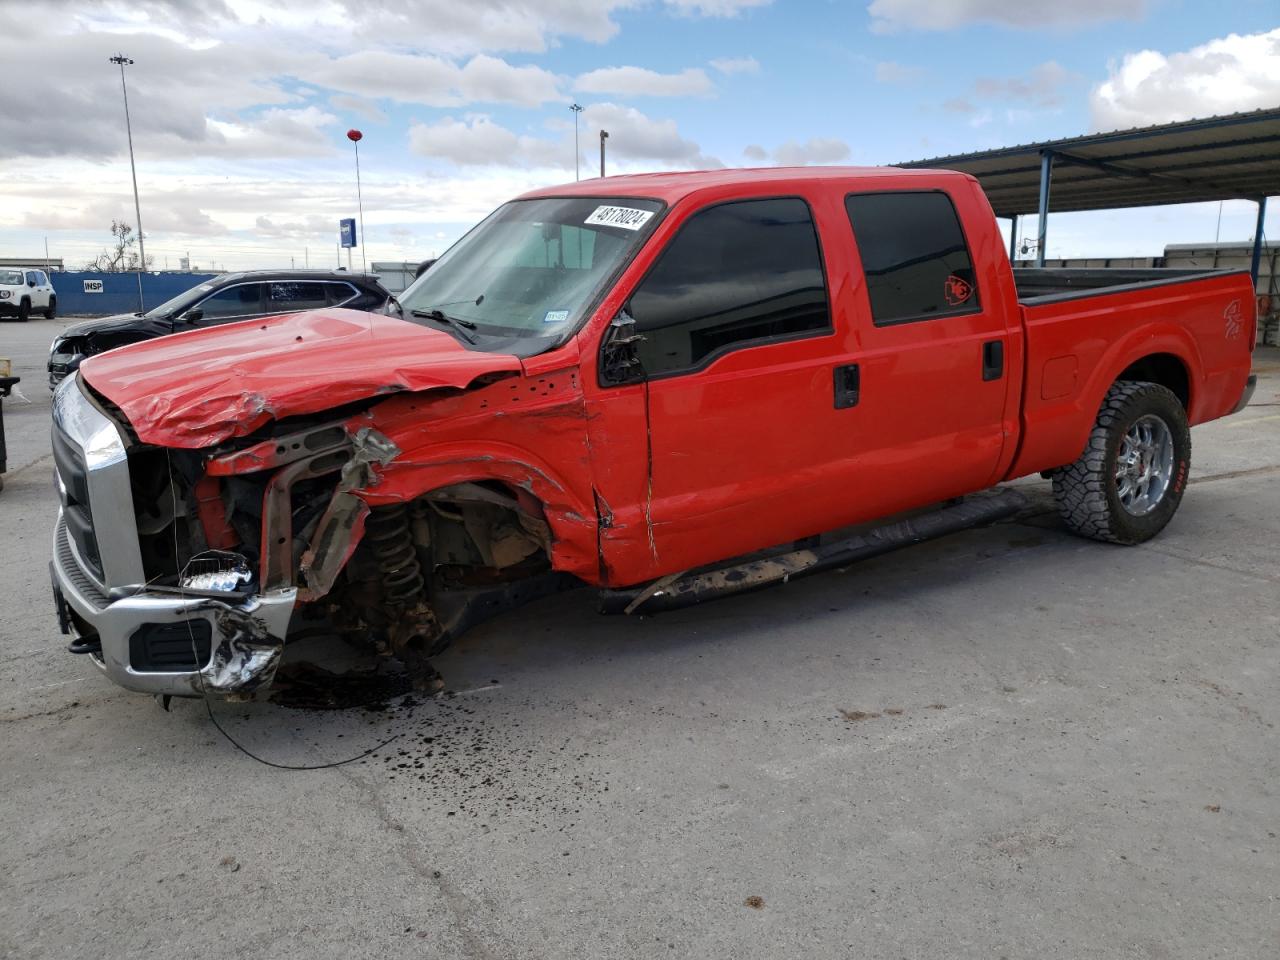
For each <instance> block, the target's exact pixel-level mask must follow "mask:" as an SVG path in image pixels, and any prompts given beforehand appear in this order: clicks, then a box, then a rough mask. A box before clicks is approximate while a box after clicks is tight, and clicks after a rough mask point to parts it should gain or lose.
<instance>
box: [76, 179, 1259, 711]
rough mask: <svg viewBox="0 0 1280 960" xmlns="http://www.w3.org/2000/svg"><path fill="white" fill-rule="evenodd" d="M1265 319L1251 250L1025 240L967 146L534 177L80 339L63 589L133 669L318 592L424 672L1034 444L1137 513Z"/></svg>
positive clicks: (353, 626)
mask: <svg viewBox="0 0 1280 960" xmlns="http://www.w3.org/2000/svg"><path fill="white" fill-rule="evenodd" d="M1255 325H1256V318H1255V315H1254V298H1253V296H1252V288H1251V285H1250V281H1249V277H1248V275H1247V274H1245V273H1187V272H1177V271H1162V270H1151V271H1120V272H1115V271H1071V270H1060V271H1036V270H1029V271H1015V270H1011V269H1010V264H1009V261H1008V259H1007V257H1006V255H1005V252H1004V244H1003V242H1002V241H1001V237H1000V233H999V231H998V229H997V226H996V221H995V218H994V217H993V216H992V213H991V208H990V206H989V205H988V204H987V201H986V198H985V197H984V195H983V193H982V191H981V189H980V188H979V186H978V184H977V182H976V181H974V180H973V179H972V178H970V177H967V176H963V175H960V174H956V173H949V172H939V171H902V170H896V169H891V168H880V169H834V168H826V169H798V170H787V169H776V170H725V171H715V172H699V173H672V174H657V175H647V176H624V177H613V178H609V179H604V180H594V181H585V182H582V183H577V184H570V185H568V186H562V187H556V188H553V189H548V190H541V191H536V192H534V193H530V194H528V195H526V196H524V197H521V198H520V199H518V200H515V201H513V202H511V203H508V204H505V205H504V206H502V207H500V208H499V209H498V210H497V211H496V212H494V213H493V214H492V215H491V216H489V217H488V218H487V219H485V220H484V221H483V222H481V223H480V224H479V225H478V226H476V227H475V228H474V229H473V230H471V232H469V233H468V234H467V235H466V236H465V237H464V238H463V239H462V240H460V241H459V242H458V243H457V244H456V245H454V247H453V248H452V249H450V250H449V251H448V252H447V253H446V254H445V255H444V256H443V257H441V258H440V260H439V261H438V262H437V263H436V264H435V265H434V266H433V267H432V269H431V270H430V271H428V272H427V273H426V274H424V275H423V276H422V277H420V278H419V279H418V280H417V281H416V282H415V283H414V284H413V285H412V286H411V287H410V288H409V289H408V290H406V291H405V293H404V294H403V295H402V296H401V297H400V300H399V302H398V303H394V304H392V305H390V306H389V307H388V314H387V315H371V314H367V313H359V312H355V311H350V310H341V309H331V310H317V311H314V312H309V313H301V314H294V315H291V316H286V317H276V318H269V319H266V320H253V321H248V322H244V323H239V324H234V325H231V326H225V327H221V328H219V329H216V330H208V331H196V332H191V333H184V334H179V335H177V336H172V337H167V338H164V339H163V340H157V341H154V342H149V343H144V344H139V345H136V346H131V347H125V348H123V349H120V350H115V351H112V352H110V353H107V354H104V355H102V356H98V357H93V358H91V359H90V360H88V361H87V362H86V363H85V364H84V366H83V367H82V368H81V370H80V373H79V376H78V377H76V378H74V379H71V378H69V379H68V380H67V381H66V382H65V383H64V384H63V385H62V386H61V388H60V389H59V391H58V393H57V395H56V399H55V414H54V428H53V449H54V454H55V459H56V464H57V472H58V484H59V490H60V493H61V497H62V508H61V511H60V514H59V519H58V521H57V526H56V530H55V534H54V549H53V553H54V560H53V564H52V566H53V577H54V591H55V600H56V605H57V609H58V612H59V616H60V619H61V622H62V625H63V627H64V629H65V630H67V631H68V632H70V633H72V634H74V641H73V643H72V645H71V649H72V650H73V651H74V652H79V653H87V654H89V655H90V656H91V657H92V658H93V660H94V661H95V662H96V663H97V664H98V665H99V666H100V667H102V668H103V669H104V670H105V671H106V673H107V674H108V675H109V676H110V677H111V678H112V679H114V680H115V681H117V682H118V683H120V684H122V685H124V686H126V687H129V688H131V689H134V690H140V691H147V692H152V693H162V694H175V695H181V694H186V695H201V694H203V695H223V696H243V695H247V694H250V693H252V692H253V691H254V690H257V689H261V688H262V687H264V686H265V685H266V684H268V683H269V682H270V681H271V678H272V675H273V673H274V671H275V668H276V665H277V664H278V662H279V660H280V656H281V651H282V649H283V646H284V643H285V641H286V640H287V639H288V637H289V635H290V624H291V621H292V622H294V623H295V625H296V620H297V618H299V617H313V618H320V617H323V618H325V619H326V622H328V623H330V624H332V625H333V627H334V629H336V630H339V631H342V632H345V633H346V634H347V635H349V636H350V637H352V638H353V639H357V640H359V641H360V642H364V643H368V644H369V645H370V646H372V647H374V648H376V649H377V650H379V651H381V652H383V653H387V654H390V655H393V656H396V657H398V658H400V659H401V660H403V661H406V662H407V663H409V664H410V665H411V666H413V667H414V668H417V669H423V670H427V669H429V666H428V664H427V658H429V657H430V656H431V655H433V654H434V653H436V652H438V651H440V650H441V649H443V647H444V646H445V645H447V644H448V643H449V642H450V640H451V639H453V638H455V637H457V636H458V635H459V634H460V633H461V632H462V631H463V630H464V629H466V628H467V627H468V626H469V625H471V624H473V623H475V622H477V621H478V620H480V619H483V618H485V617H488V616H491V615H493V614H494V613H496V612H498V611H501V610H504V609H510V608H511V607H512V606H514V605H516V604H518V603H521V602H524V601H526V600H528V599H530V598H532V597H536V596H540V595H542V594H545V593H547V592H548V591H551V590H557V589H561V588H563V587H565V586H567V585H571V584H576V585H580V584H588V585H590V586H593V587H596V588H598V589H600V591H601V593H602V596H603V598H604V606H605V607H606V608H608V609H623V610H627V611H636V610H638V611H641V612H648V611H649V610H652V609H659V608H661V607H662V606H671V605H675V604H678V603H682V602H691V601H694V600H698V599H704V598H706V597H708V596H715V595H719V594H722V593H726V592H732V591H733V590H736V589H743V588H747V587H751V586H757V585H759V584H762V583H767V582H771V581H775V580H780V579H785V578H786V577H788V576H792V575H795V574H797V573H802V572H806V571H808V570H812V569H818V568H820V567H822V566H823V565H826V564H829V563H831V562H836V561H839V562H847V560H849V559H851V558H856V557H858V556H863V555H866V554H868V553H872V552H877V551H878V550H880V549H885V548H887V547H889V546H896V545H899V544H901V543H905V542H910V541H914V540H919V539H923V538H925V537H927V536H932V535H936V534H937V533H939V532H945V531H946V530H949V529H954V528H956V527H957V526H960V525H965V524H972V523H974V522H977V521H979V520H982V519H989V518H990V516H991V515H992V512H993V509H999V508H998V507H997V508H992V507H991V506H990V505H991V504H992V503H993V502H997V501H998V500H999V498H998V496H997V497H996V498H995V500H993V499H992V497H991V495H985V496H979V497H977V498H971V499H970V500H969V501H966V502H960V503H959V504H958V505H957V498H961V497H964V496H965V495H967V494H972V493H975V492H977V491H982V490H984V489H985V488H988V487H992V486H993V485H996V484H999V483H1000V482H1001V481H1004V480H1010V479H1013V478H1015V477H1021V476H1025V475H1027V474H1035V473H1043V474H1046V475H1047V476H1049V477H1051V478H1052V483H1053V489H1054V493H1055V495H1056V497H1057V502H1058V504H1059V505H1060V507H1061V510H1062V516H1063V520H1064V521H1065V523H1066V524H1067V526H1068V527H1070V528H1071V529H1073V530H1075V531H1077V532H1079V533H1081V534H1083V535H1085V536H1088V537H1093V538H1096V539H1099V540H1107V541H1111V542H1115V543H1127V544H1131V543H1138V542H1140V541H1143V540H1146V539H1147V538H1149V537H1151V536H1154V535H1155V534H1156V533H1158V532H1159V531H1160V530H1161V529H1162V528H1163V527H1164V525H1165V524H1166V523H1168V522H1169V519H1170V518H1171V517H1172V515H1173V513H1174V512H1175V511H1176V510H1177V508H1178V504H1179V501H1180V500H1181V498H1182V496H1183V492H1184V489H1185V486H1186V481H1187V468H1188V463H1189V460H1190V456H1191V441H1190V434H1189V431H1188V427H1189V425H1191V424H1197V423H1202V422H1204V421H1206V420H1212V419H1214V418H1216V417H1222V416H1225V415H1227V414H1230V413H1232V412H1233V411H1236V410H1239V409H1240V408H1241V407H1242V406H1243V405H1244V404H1245V403H1247V401H1248V398H1249V396H1250V393H1251V390H1252V379H1251V377H1250V373H1249V367H1250V354H1251V352H1252V349H1253V344H1254V341H1255ZM937 505H941V506H937ZM931 506H935V507H936V508H935V509H931V510H925V509H924V508H929V507H931ZM894 516H897V517H900V518H901V517H903V516H905V519H899V520H897V521H896V522H894V523H891V524H889V525H887V526H881V527H876V528H873V529H871V530H870V531H869V532H868V531H867V529H866V527H865V525H866V524H867V522H868V521H873V520H877V519H879V518H889V517H894ZM938 518H941V519H940V520H939V519H938ZM859 524H862V525H864V527H863V528H862V529H861V531H860V532H857V533H855V534H850V535H836V536H835V538H834V539H833V538H832V535H831V534H830V533H829V532H830V531H834V530H839V529H840V528H846V527H850V526H853V525H859Z"/></svg>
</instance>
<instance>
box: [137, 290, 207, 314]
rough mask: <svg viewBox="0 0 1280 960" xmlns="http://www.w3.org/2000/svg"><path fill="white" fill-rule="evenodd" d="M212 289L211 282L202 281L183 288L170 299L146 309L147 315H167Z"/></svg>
mask: <svg viewBox="0 0 1280 960" xmlns="http://www.w3.org/2000/svg"><path fill="white" fill-rule="evenodd" d="M212 289H213V284H212V283H202V284H200V285H199V286H198V287H192V288H191V289H190V290H184V291H182V293H180V294H178V295H177V296H176V297H174V298H173V299H172V300H166V301H165V302H164V303H162V304H160V306H158V307H152V308H151V309H150V310H148V311H147V316H148V317H155V318H157V319H159V318H161V317H167V316H168V315H169V314H171V313H176V312H178V311H179V310H181V309H182V308H183V307H185V306H188V305H189V304H191V303H194V302H195V301H196V300H199V299H200V298H201V297H203V296H204V295H205V294H206V293H208V292H209V291H210V290H212Z"/></svg>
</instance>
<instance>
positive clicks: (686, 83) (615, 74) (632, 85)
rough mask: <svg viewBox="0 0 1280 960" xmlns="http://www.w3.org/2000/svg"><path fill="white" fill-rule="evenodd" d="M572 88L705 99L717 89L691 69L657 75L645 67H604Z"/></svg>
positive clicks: (586, 90)
mask: <svg viewBox="0 0 1280 960" xmlns="http://www.w3.org/2000/svg"><path fill="white" fill-rule="evenodd" d="M573 86H574V89H575V90H579V91H581V92H582V93H601V94H615V95H618V96H623V97H637V96H639V97H705V96H710V95H711V94H712V93H713V92H714V90H715V88H714V87H713V86H712V84H711V80H710V79H709V78H708V77H707V75H706V73H704V72H703V71H702V70H698V69H692V68H691V69H688V70H681V71H680V72H679V73H657V72H656V71H653V70H646V69H645V68H644V67H605V68H603V69H600V70H592V71H591V72H590V73H584V74H583V75H582V76H580V77H578V79H577V80H576V81H575V82H574V85H573Z"/></svg>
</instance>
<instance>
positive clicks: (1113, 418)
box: [1053, 380, 1191, 544]
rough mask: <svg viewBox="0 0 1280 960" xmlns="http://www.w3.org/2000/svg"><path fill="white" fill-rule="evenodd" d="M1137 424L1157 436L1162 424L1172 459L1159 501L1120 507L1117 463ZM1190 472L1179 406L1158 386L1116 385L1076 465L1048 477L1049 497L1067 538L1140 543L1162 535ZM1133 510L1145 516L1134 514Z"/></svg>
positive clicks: (1184, 417)
mask: <svg viewBox="0 0 1280 960" xmlns="http://www.w3.org/2000/svg"><path fill="white" fill-rule="evenodd" d="M1140 421H1141V422H1142V424H1146V425H1151V424H1155V427H1156V430H1157V431H1158V430H1159V425H1160V423H1161V422H1162V423H1163V425H1164V426H1165V427H1166V428H1167V434H1168V437H1169V439H1170V440H1171V442H1172V457H1171V459H1170V460H1169V461H1168V463H1169V466H1168V475H1167V478H1166V479H1165V482H1164V489H1163V491H1162V492H1161V493H1160V495H1159V496H1158V497H1156V496H1155V495H1152V497H1151V499H1150V501H1149V503H1146V504H1141V503H1138V504H1135V505H1134V506H1130V507H1126V505H1125V503H1124V502H1123V501H1122V498H1121V480H1120V478H1118V477H1117V462H1118V459H1119V455H1120V449H1121V446H1122V445H1123V444H1124V443H1125V438H1126V434H1128V433H1129V431H1130V430H1134V429H1139V427H1140V423H1139V422H1140ZM1129 463H1130V464H1132V463H1133V460H1132V459H1130V460H1129ZM1190 467H1191V430H1190V428H1189V427H1188V426H1187V412H1186V411H1185V410H1184V409H1183V408H1182V403H1181V401H1179V400H1178V398H1177V397H1176V396H1175V395H1174V394H1173V392H1172V391H1171V390H1168V389H1167V388H1165V387H1162V386H1160V385H1159V384H1158V383H1146V382H1140V381H1136V380H1120V381H1118V382H1117V383H1116V384H1115V385H1114V386H1112V388H1111V389H1110V391H1108V393H1107V396H1106V399H1104V400H1103V401H1102V409H1100V410H1099V411H1098V419H1097V421H1096V422H1095V425H1094V428H1093V432H1092V433H1091V434H1089V442H1088V443H1086V444H1085V448H1084V453H1082V454H1081V455H1080V459H1078V460H1077V461H1076V462H1075V463H1073V464H1071V465H1069V466H1066V467H1062V468H1061V469H1059V470H1055V471H1054V473H1053V497H1054V499H1055V500H1056V501H1057V502H1058V512H1059V513H1061V514H1062V519H1063V522H1064V523H1066V525H1067V526H1068V527H1069V528H1070V529H1071V530H1072V532H1073V533H1077V534H1079V535H1080V536H1082V537H1089V538H1091V539H1093V540H1103V541H1106V542H1108V543H1123V544H1134V543H1142V542H1143V541H1145V540H1150V539H1151V538H1152V537H1154V536H1155V535H1156V534H1157V533H1159V532H1160V531H1161V530H1163V529H1164V528H1165V525H1166V524H1168V522H1169V521H1170V520H1171V519H1173V515H1174V514H1175V513H1177V511H1178V505H1179V504H1180V503H1181V502H1182V494H1183V492H1184V491H1185V490H1186V487H1187V472H1188V470H1189V469H1190ZM1150 486H1151V484H1150V482H1149V487H1148V488H1150ZM1135 506H1136V507H1137V508H1138V509H1142V508H1144V507H1145V509H1146V510H1147V512H1145V513H1140V514H1139V513H1135V512H1133V510H1134V507H1135Z"/></svg>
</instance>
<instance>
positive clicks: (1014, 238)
mask: <svg viewBox="0 0 1280 960" xmlns="http://www.w3.org/2000/svg"><path fill="white" fill-rule="evenodd" d="M1017 255H1018V215H1017V214H1016V213H1015V214H1014V215H1013V216H1012V217H1010V218H1009V266H1013V261H1014V258H1015V257H1016V256H1017Z"/></svg>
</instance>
